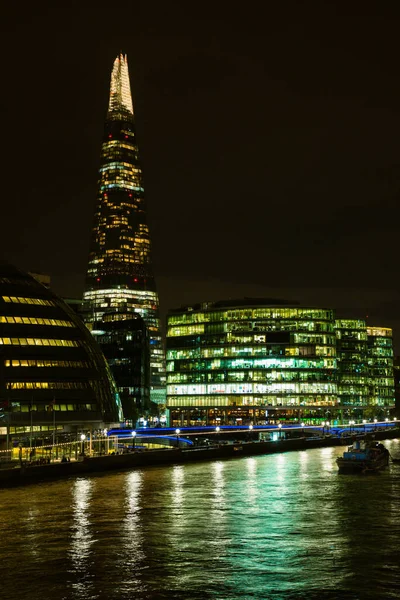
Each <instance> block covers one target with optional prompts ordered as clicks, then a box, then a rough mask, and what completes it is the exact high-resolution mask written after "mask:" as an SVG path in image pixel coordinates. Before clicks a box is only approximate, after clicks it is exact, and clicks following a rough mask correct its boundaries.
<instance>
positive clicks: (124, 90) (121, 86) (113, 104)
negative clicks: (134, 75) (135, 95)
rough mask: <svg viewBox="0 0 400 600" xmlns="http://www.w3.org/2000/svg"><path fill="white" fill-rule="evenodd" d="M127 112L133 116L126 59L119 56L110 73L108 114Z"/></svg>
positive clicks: (121, 55)
mask: <svg viewBox="0 0 400 600" xmlns="http://www.w3.org/2000/svg"><path fill="white" fill-rule="evenodd" d="M121 110H127V111H129V112H130V113H131V114H133V104H132V95H131V85H130V83H129V71H128V58H127V56H126V54H125V56H124V55H123V54H120V55H119V56H117V58H116V59H115V61H114V66H113V70H112V73H111V84H110V101H109V104H108V113H109V115H110V113H115V112H120V111H121Z"/></svg>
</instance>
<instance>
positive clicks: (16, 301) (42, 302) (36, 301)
mask: <svg viewBox="0 0 400 600" xmlns="http://www.w3.org/2000/svg"><path fill="white" fill-rule="evenodd" d="M3 300H4V302H13V303H14V304H36V305H38V306H56V303H55V302H54V301H53V300H44V299H43V298H21V297H19V296H18V297H16V296H3Z"/></svg>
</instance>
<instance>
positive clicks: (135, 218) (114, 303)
mask: <svg viewBox="0 0 400 600" xmlns="http://www.w3.org/2000/svg"><path fill="white" fill-rule="evenodd" d="M83 300H84V310H85V315H86V316H85V320H86V322H87V324H88V326H89V327H91V328H92V329H93V330H97V331H101V330H102V327H101V323H102V322H103V323H104V322H105V321H107V322H108V321H109V320H110V319H112V320H117V319H125V320H126V319H129V318H131V317H132V316H134V315H132V313H136V314H137V315H139V316H140V317H142V319H143V320H144V322H145V323H146V326H147V329H148V333H149V336H150V373H151V382H150V386H151V389H150V397H151V398H152V399H153V400H155V401H158V402H161V403H162V402H163V401H164V399H165V357H164V351H163V344H162V338H161V325H160V316H159V300H158V294H157V290H156V285H155V281H154V277H153V270H152V262H151V240H150V233H149V228H148V225H147V219H146V209H145V200H144V189H143V176H142V169H141V166H140V161H139V148H138V145H137V142H136V133H135V123H134V117H133V105H132V96H131V88H130V83H129V72H128V61H127V57H126V56H124V55H122V54H120V55H119V56H117V58H116V59H115V61H114V65H113V69H112V73H111V85H110V101H109V106H108V111H107V117H106V121H105V127H104V138H103V143H102V149H101V165H100V169H99V179H98V188H97V206H96V210H95V216H94V225H93V231H92V239H91V246H90V254H89V265H88V271H87V277H86V287H85V293H84V298H83ZM103 329H104V328H103ZM103 333H104V332H103ZM127 339H128V338H127ZM99 341H100V343H101V340H100V339H99ZM125 358H127V361H128V360H129V357H124V360H125ZM119 364H122V363H121V361H119ZM126 364H127V370H129V362H127V363H126ZM110 367H111V370H113V366H112V364H111V363H110ZM114 375H115V373H114ZM115 377H116V383H117V386H119V387H120V388H123V389H124V390H125V391H126V390H128V391H129V390H133V389H134V388H137V387H138V386H137V383H135V382H133V381H132V382H130V383H129V381H128V380H129V377H128V379H127V378H126V377H125V379H124V383H123V384H121V385H119V382H118V378H117V376H116V375H115ZM120 391H121V390H120ZM129 393H130V392H129Z"/></svg>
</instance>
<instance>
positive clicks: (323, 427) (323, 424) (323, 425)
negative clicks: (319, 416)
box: [321, 421, 325, 436]
mask: <svg viewBox="0 0 400 600" xmlns="http://www.w3.org/2000/svg"><path fill="white" fill-rule="evenodd" d="M321 425H322V436H324V435H325V421H322V423H321Z"/></svg>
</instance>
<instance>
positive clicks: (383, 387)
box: [367, 327, 395, 409]
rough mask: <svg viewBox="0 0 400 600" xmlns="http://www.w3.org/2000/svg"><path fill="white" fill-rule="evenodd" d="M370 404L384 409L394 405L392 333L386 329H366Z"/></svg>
mask: <svg viewBox="0 0 400 600" xmlns="http://www.w3.org/2000/svg"><path fill="white" fill-rule="evenodd" d="M367 334H368V366H369V375H370V386H371V388H370V396H371V398H370V404H371V405H373V406H378V407H381V408H385V409H390V408H393V407H394V405H395V382H394V371H393V362H394V360H393V359H394V357H393V337H392V335H393V332H392V330H391V329H390V328H388V327H367Z"/></svg>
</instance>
